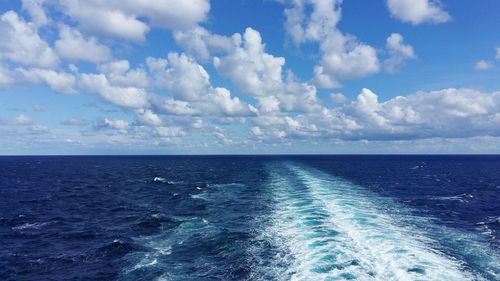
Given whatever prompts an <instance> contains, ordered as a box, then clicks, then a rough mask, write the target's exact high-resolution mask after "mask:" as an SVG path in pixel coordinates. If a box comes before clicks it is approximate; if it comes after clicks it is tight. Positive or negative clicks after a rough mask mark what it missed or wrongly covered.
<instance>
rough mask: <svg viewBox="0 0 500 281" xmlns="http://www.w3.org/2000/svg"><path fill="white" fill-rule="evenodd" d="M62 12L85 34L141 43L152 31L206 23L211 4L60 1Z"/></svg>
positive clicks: (203, 0)
mask: <svg viewBox="0 0 500 281" xmlns="http://www.w3.org/2000/svg"><path fill="white" fill-rule="evenodd" d="M59 2H60V3H59V5H60V6H61V7H63V12H64V13H66V14H67V15H69V16H70V17H72V18H73V19H75V20H76V21H78V22H79V24H80V26H81V28H82V30H84V31H86V32H90V33H94V34H104V35H108V36H113V37H119V38H124V39H129V40H138V41H142V40H144V39H145V35H146V33H147V32H148V31H149V30H150V25H151V26H152V27H160V28H167V29H174V30H177V29H181V30H187V29H190V28H193V27H195V26H196V25H197V24H198V23H200V22H203V21H204V20H205V19H206V17H207V13H208V11H209V10H210V3H209V1H208V0H191V1H184V0H139V1H137V0H134V1H132V0H126V1H118V0H110V1H85V0H69V1H63V0H60V1H59Z"/></svg>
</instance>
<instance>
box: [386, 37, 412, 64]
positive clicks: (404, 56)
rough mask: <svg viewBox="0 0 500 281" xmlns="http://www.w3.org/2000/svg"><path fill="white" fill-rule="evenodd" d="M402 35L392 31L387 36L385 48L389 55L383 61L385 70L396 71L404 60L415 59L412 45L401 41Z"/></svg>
mask: <svg viewBox="0 0 500 281" xmlns="http://www.w3.org/2000/svg"><path fill="white" fill-rule="evenodd" d="M403 40H404V39H403V36H401V34H399V33H393V34H391V35H390V36H389V37H388V38H387V44H386V48H387V50H388V52H389V55H390V57H389V58H388V59H386V60H385V61H384V67H385V69H386V71H387V72H396V71H397V70H398V69H399V67H400V66H401V65H402V64H403V63H404V61H405V60H408V59H415V58H416V56H415V52H414V51H413V47H412V46H410V45H405V44H404V43H403Z"/></svg>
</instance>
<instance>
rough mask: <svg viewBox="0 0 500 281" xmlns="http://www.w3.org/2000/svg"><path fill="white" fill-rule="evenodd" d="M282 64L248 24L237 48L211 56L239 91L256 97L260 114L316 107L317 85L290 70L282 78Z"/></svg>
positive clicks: (308, 109)
mask: <svg viewBox="0 0 500 281" xmlns="http://www.w3.org/2000/svg"><path fill="white" fill-rule="evenodd" d="M284 65H285V58H283V57H275V56H273V55H271V54H269V53H267V52H266V51H265V44H264V43H263V42H262V38H261V36H260V33H259V32H258V31H256V30H253V29H251V28H247V29H246V30H245V33H244V34H243V40H242V42H241V44H240V46H238V48H236V49H234V50H233V51H232V52H230V53H229V54H228V55H226V56H224V57H215V58H214V66H215V68H216V70H217V72H218V73H219V74H220V75H222V76H225V77H227V78H229V80H230V81H231V82H232V83H233V84H234V85H235V86H236V88H237V90H238V91H239V92H240V93H243V94H246V95H249V96H252V97H255V98H256V99H257V100H258V102H259V103H258V105H259V108H260V111H261V113H263V114H264V113H265V114H269V113H277V112H280V111H304V112H305V111H312V110H315V109H318V107H319V101H318V99H317V97H316V88H315V87H314V86H312V85H310V84H308V83H302V82H300V81H298V80H297V79H296V78H295V77H294V75H293V73H292V72H291V71H289V72H288V73H287V74H288V75H287V77H286V80H283V66H284Z"/></svg>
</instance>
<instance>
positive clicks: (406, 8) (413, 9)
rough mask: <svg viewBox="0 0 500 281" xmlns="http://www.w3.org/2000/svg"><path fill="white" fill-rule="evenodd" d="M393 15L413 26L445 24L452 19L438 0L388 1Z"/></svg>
mask: <svg viewBox="0 0 500 281" xmlns="http://www.w3.org/2000/svg"><path fill="white" fill-rule="evenodd" d="M387 7H388V8H389V11H390V12H391V15H392V16H393V17H395V18H397V19H399V20H401V21H403V22H408V23H411V24H413V25H418V24H421V23H425V22H429V23H443V22H447V21H449V20H450V19H451V17H450V15H449V14H448V13H447V12H446V11H444V10H443V8H442V7H441V2H439V1H437V0H387Z"/></svg>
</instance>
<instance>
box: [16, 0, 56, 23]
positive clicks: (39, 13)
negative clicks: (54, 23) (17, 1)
mask: <svg viewBox="0 0 500 281" xmlns="http://www.w3.org/2000/svg"><path fill="white" fill-rule="evenodd" d="M21 2H22V9H23V10H25V11H27V12H28V14H29V15H30V17H31V21H32V22H33V23H34V24H35V25H36V26H43V25H46V24H48V23H49V22H50V19H49V17H48V16H47V14H46V13H45V9H44V7H43V5H44V4H45V2H46V1H45V0H22V1H21Z"/></svg>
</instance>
